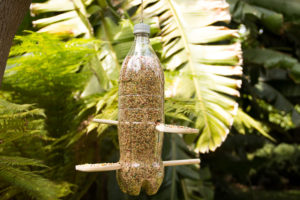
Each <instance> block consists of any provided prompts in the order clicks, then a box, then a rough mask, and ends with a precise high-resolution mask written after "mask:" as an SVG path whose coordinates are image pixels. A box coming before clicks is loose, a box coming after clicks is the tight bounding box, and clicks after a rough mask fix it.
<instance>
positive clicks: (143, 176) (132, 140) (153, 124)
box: [76, 23, 200, 195]
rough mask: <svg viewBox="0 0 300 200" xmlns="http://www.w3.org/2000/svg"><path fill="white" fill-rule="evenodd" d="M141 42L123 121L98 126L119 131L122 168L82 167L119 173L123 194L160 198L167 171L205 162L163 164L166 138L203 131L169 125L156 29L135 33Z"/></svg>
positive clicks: (128, 61)
mask: <svg viewBox="0 0 300 200" xmlns="http://www.w3.org/2000/svg"><path fill="white" fill-rule="evenodd" d="M134 34H135V41H134V44H133V46H132V48H131V50H130V52H129V54H128V55H127V57H126V58H125V60H124V62H123V66H122V69H121V72H120V77H119V117H118V121H111V120H104V119H94V122H98V123H103V124H111V125H117V126H118V137H119V146H120V160H119V162H118V163H104V164H85V165H77V166H76V170H79V171H83V172H99V171H109V170H116V171H117V181H118V183H119V186H120V188H121V190H122V191H123V192H124V193H128V194H129V195H139V193H140V191H141V189H144V190H145V192H146V193H147V194H148V195H154V194H156V193H157V191H158V189H159V187H160V185H161V183H162V181H163V177H164V167H166V166H176V165H186V164H199V163H200V159H190V160H173V161H162V160H161V153H162V144H163V134H164V132H168V133H182V134H189V133H191V134H192V133H198V132H199V130H198V129H193V128H187V127H182V126H175V125H166V124H165V123H164V73H163V69H162V67H161V64H160V61H159V59H158V57H157V56H156V54H155V52H154V50H153V49H152V47H151V45H150V41H149V34H150V26H148V25H147V24H144V23H140V24H136V25H135V27H134Z"/></svg>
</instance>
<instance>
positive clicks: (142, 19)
mask: <svg viewBox="0 0 300 200" xmlns="http://www.w3.org/2000/svg"><path fill="white" fill-rule="evenodd" d="M141 21H142V23H144V0H142V12H141Z"/></svg>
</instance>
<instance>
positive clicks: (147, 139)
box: [117, 23, 164, 195]
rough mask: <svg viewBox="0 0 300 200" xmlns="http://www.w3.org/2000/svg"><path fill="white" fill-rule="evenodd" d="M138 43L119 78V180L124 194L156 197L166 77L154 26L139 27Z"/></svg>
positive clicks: (161, 169)
mask: <svg viewBox="0 0 300 200" xmlns="http://www.w3.org/2000/svg"><path fill="white" fill-rule="evenodd" d="M134 34H135V41H134V44H133V46H132V48H131V50H130V52H129V54H128V55H127V57H126V58H125V60H124V63H123V66H122V69H121V73H120V79H119V126H118V129H119V130H118V131H119V144H120V164H121V165H122V168H121V169H120V170H118V171H117V180H118V183H119V185H120V188H121V190H122V191H123V192H125V193H128V194H130V195H139V193H140V190H141V188H142V189H144V190H145V192H146V193H147V194H148V195H153V194H155V193H156V192H157V191H158V189H159V187H160V185H161V183H162V181H163V176H164V167H163V163H162V160H161V151H162V142H163V133H162V132H158V131H156V129H155V126H156V124H157V123H158V122H162V123H163V122H164V74H163V70H162V67H161V64H160V61H159V59H158V58H157V56H156V54H155V52H154V50H153V49H152V47H151V45H150V41H149V34H150V27H149V26H148V25H146V24H143V23H141V24H137V25H135V27H134Z"/></svg>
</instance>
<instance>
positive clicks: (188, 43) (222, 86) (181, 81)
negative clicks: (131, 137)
mask: <svg viewBox="0 0 300 200" xmlns="http://www.w3.org/2000/svg"><path fill="white" fill-rule="evenodd" d="M136 3H137V2H135V1H132V2H131V4H130V3H129V6H134V5H136ZM145 7H146V9H145V11H144V14H145V18H154V17H156V16H158V18H159V23H160V26H161V28H162V32H161V36H162V41H163V46H164V48H163V53H162V60H163V64H164V66H165V68H166V69H167V70H168V72H171V71H177V72H179V75H177V76H176V77H175V78H174V79H172V80H167V82H168V84H167V90H166V96H167V97H178V98H184V99H189V98H192V99H194V100H195V106H196V114H197V116H198V118H197V121H196V126H197V127H198V128H200V129H201V130H202V132H201V135H200V137H199V139H198V141H197V144H196V151H198V152H202V153H204V152H208V151H209V150H212V151H214V150H215V149H216V148H217V147H219V146H220V145H221V143H222V142H223V141H224V140H225V138H226V136H227V134H228V133H229V129H230V127H231V125H232V123H233V120H234V115H235V113H236V111H237V108H238V104H237V103H236V101H235V100H234V99H232V98H231V97H232V96H235V97H238V96H239V91H238V88H239V87H240V86H241V80H239V79H237V78H232V76H236V75H237V76H240V75H241V74H242V68H241V67H240V65H241V60H242V59H241V47H240V43H239V42H236V43H227V44H226V43H225V44H221V45H219V44H214V43H216V42H221V41H225V40H227V41H228V40H229V41H232V40H233V39H234V38H237V37H238V33H237V30H230V29H228V28H226V27H224V26H215V25H213V24H214V23H217V22H220V21H225V22H227V21H229V20H230V14H229V11H228V4H227V3H226V2H224V1H220V0H213V1H212V0H210V1H208V0H206V1H200V0H196V1H195V0H188V1H179V0H160V1H157V0H147V1H145ZM136 18H138V17H136Z"/></svg>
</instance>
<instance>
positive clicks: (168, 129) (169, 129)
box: [93, 119, 199, 134]
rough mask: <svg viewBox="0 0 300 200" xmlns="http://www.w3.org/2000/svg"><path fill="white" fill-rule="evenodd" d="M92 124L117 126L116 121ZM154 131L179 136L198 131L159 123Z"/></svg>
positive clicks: (102, 121) (100, 121)
mask: <svg viewBox="0 0 300 200" xmlns="http://www.w3.org/2000/svg"><path fill="white" fill-rule="evenodd" d="M93 122H97V123H101V124H110V125H118V121H114V120H107V119H93ZM156 130H158V131H160V132H165V133H181V134H195V133H199V130H198V129H195V128H189V127H185V126H176V125H169V124H163V123H159V124H157V126H156Z"/></svg>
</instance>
